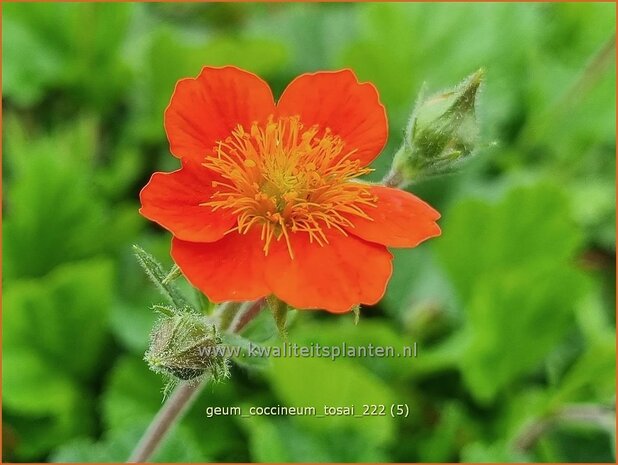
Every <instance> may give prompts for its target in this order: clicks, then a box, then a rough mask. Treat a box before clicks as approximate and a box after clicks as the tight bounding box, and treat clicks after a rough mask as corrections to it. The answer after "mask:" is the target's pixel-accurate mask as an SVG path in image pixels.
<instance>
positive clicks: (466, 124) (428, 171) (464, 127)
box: [389, 69, 485, 184]
mask: <svg viewBox="0 0 618 465" xmlns="http://www.w3.org/2000/svg"><path fill="white" fill-rule="evenodd" d="M484 77H485V72H484V70H483V69H479V70H478V71H476V72H475V73H473V74H471V75H470V76H468V77H467V78H466V79H464V80H463V81H462V82H461V83H460V84H458V85H457V86H455V87H453V88H451V89H448V90H445V91H442V92H439V93H437V94H434V95H431V96H429V97H424V95H423V92H421V95H420V96H419V98H418V100H417V103H416V106H415V108H414V111H413V112H412V115H411V117H410V120H409V122H408V126H407V128H406V132H405V137H404V142H403V144H402V146H401V148H400V149H399V151H398V152H397V153H396V154H395V158H394V160H393V166H392V168H391V173H390V175H389V178H390V179H395V180H396V181H397V183H398V184H406V183H409V182H411V181H414V180H416V179H418V178H422V177H426V176H431V175H436V174H442V173H446V172H449V171H451V170H452V169H453V168H454V167H455V166H456V165H457V164H458V163H459V162H461V161H462V160H464V159H466V158H468V157H469V156H470V155H471V154H472V153H473V152H474V150H475V148H476V146H477V144H478V139H479V124H478V120H477V118H476V105H477V99H478V93H479V88H480V86H481V84H482V82H483V80H484Z"/></svg>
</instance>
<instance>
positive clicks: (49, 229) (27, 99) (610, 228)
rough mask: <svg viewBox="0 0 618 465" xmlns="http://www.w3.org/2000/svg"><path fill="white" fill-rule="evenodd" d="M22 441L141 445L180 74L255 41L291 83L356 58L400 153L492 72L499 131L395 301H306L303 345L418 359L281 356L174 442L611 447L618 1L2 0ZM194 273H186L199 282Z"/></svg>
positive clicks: (580, 453)
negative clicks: (153, 217)
mask: <svg viewBox="0 0 618 465" xmlns="http://www.w3.org/2000/svg"><path fill="white" fill-rule="evenodd" d="M2 10H3V16H2V44H3V48H2V102H3V115H2V116H3V125H2V129H3V132H2V135H3V138H2V149H3V155H4V156H3V160H2V161H3V163H2V166H3V207H4V210H3V264H2V271H3V273H2V274H3V282H2V284H3V291H4V292H3V310H4V311H3V315H2V322H3V353H2V362H3V366H2V369H3V380H2V394H3V398H2V401H3V405H2V409H3V431H2V433H3V459H4V461H82V462H90V461H98V462H100V461H124V460H125V459H126V458H127V456H128V453H129V451H130V450H131V448H132V447H133V445H134V444H135V442H136V441H137V439H138V438H139V436H140V434H141V433H142V432H143V430H144V428H145V427H146V425H147V424H148V422H149V421H150V419H151V418H152V416H153V415H154V414H155V412H156V411H157V410H158V409H159V407H160V406H161V403H162V399H163V397H162V386H163V381H162V380H161V378H160V377H159V376H157V375H155V374H153V373H151V372H149V370H148V368H147V367H146V365H145V363H144V361H143V360H142V357H143V354H144V351H145V349H146V347H147V345H148V334H149V331H150V328H151V327H152V325H153V323H154V320H155V315H154V314H153V312H152V310H151V306H152V304H153V303H157V302H161V301H162V298H161V297H160V296H159V295H158V294H157V293H156V291H155V290H154V288H153V286H151V284H150V283H149V282H148V281H147V279H146V278H145V277H144V275H143V273H142V272H141V270H140V269H139V267H138V265H137V263H136V261H135V259H134V257H133V255H132V251H131V244H139V245H140V246H142V247H144V248H145V249H147V250H148V251H150V252H151V253H153V254H154V255H155V256H156V257H157V258H158V259H160V260H162V261H163V262H164V263H165V264H166V265H167V266H169V265H171V261H170V258H169V242H170V237H169V234H168V233H166V232H165V231H163V230H161V229H160V228H158V227H156V226H155V225H153V224H152V223H148V222H147V221H145V220H144V219H143V218H141V217H140V216H139V214H138V212H137V210H138V192H139V190H140V189H141V187H142V186H143V185H144V184H145V183H146V182H147V180H148V178H149V176H150V174H151V173H152V172H153V171H156V170H171V169H174V168H175V167H177V166H178V161H177V160H176V159H174V158H173V157H172V156H170V154H169V152H168V145H167V142H166V138H165V133H164V130H163V125H162V119H163V110H164V108H165V106H166V104H167V102H168V101H169V98H170V96H171V93H172V90H173V88H174V84H175V82H176V81H177V80H178V79H180V78H183V77H187V76H195V75H197V74H198V73H199V71H200V69H201V67H202V66H203V65H226V64H234V65H237V66H240V67H242V68H245V69H248V70H250V71H253V72H255V73H257V74H259V75H260V76H262V77H264V78H265V79H266V80H267V81H268V82H269V83H270V84H271V86H272V87H273V89H274V92H275V95H279V93H280V92H281V91H282V89H283V88H284V87H285V85H286V84H287V83H288V82H289V81H290V80H291V79H293V78H294V77H295V76H296V75H298V74H300V73H303V72H308V71H315V70H329V69H338V68H341V67H350V68H352V69H353V70H355V72H356V73H357V74H358V76H359V77H360V78H361V80H367V81H371V82H373V83H374V84H375V85H376V86H377V88H378V90H379V92H380V94H381V97H382V100H383V102H384V104H385V105H386V108H387V111H388V116H389V122H390V128H391V133H390V139H389V145H388V147H387V148H386V149H385V150H384V152H383V154H382V156H381V157H380V158H379V159H378V160H377V161H376V163H375V165H374V167H375V168H376V172H375V173H373V178H374V179H379V178H380V176H382V175H384V173H385V172H386V170H387V169H388V166H389V163H390V161H391V157H392V154H393V153H394V151H395V150H396V149H397V147H398V144H399V143H400V142H401V137H402V133H403V128H404V127H405V123H406V120H407V117H408V114H409V112H410V110H411V107H412V104H413V102H414V100H415V98H416V94H417V92H418V91H419V90H420V88H421V86H422V84H423V83H426V85H427V89H428V91H429V92H433V91H439V90H441V89H443V88H444V87H447V86H451V85H454V84H456V83H457V82H459V81H460V80H462V79H463V78H464V77H465V76H467V75H468V74H470V73H471V72H473V71H475V70H476V69H478V68H479V67H481V66H482V67H484V68H485V70H486V84H485V85H484V87H483V88H482V91H481V95H480V102H479V107H478V117H479V119H480V121H481V123H482V143H481V148H480V150H479V154H478V156H477V157H475V158H474V159H473V160H471V161H470V162H469V163H467V164H466V165H465V166H464V167H463V168H462V169H461V170H459V171H458V172H457V173H455V174H453V175H449V176H446V177H441V178H436V179H432V180H428V181H424V182H422V183H418V184H416V185H414V186H413V187H412V188H411V189H412V191H414V192H415V193H416V194H417V195H419V196H421V197H422V198H423V199H426V200H427V201H428V202H429V203H431V204H432V205H434V206H435V207H437V209H438V210H440V211H441V212H442V214H443V219H442V220H441V225H442V229H443V235H442V236H441V237H440V238H438V239H434V240H432V241H429V242H428V243H426V244H423V245H422V246H420V247H418V248H416V249H412V250H402V251H396V252H395V255H396V259H395V273H394V276H393V278H392V280H391V282H390V285H389V288H388V291H387V294H386V296H385V297H384V299H383V301H382V302H381V303H380V304H379V305H377V306H376V307H372V308H364V309H363V312H362V318H361V321H360V323H359V324H358V325H357V326H355V325H354V319H353V316H352V315H343V316H335V315H330V314H326V313H323V312H304V313H302V314H300V315H298V317H297V318H296V320H295V321H294V323H293V325H292V328H291V330H290V336H289V342H296V343H299V344H308V343H310V342H320V343H321V344H338V343H340V342H341V341H345V342H346V343H348V344H350V345H366V344H369V343H373V344H374V345H375V344H382V345H392V346H395V347H397V348H398V347H402V346H403V345H411V344H412V343H414V342H417V343H418V357H417V358H414V359H400V358H390V359H389V358H383V359H370V358H359V359H338V360H336V361H331V360H329V359H279V360H273V361H272V362H273V363H272V366H271V367H270V368H268V369H265V370H261V371H258V370H247V369H245V368H239V367H234V368H233V370H232V379H231V380H228V381H226V382H224V383H221V384H217V385H214V386H208V387H207V388H206V389H205V391H204V392H203V393H202V395H201V397H200V399H199V401H198V402H197V404H196V405H195V406H194V408H193V409H192V410H191V412H190V413H189V414H188V415H187V416H186V418H185V419H184V420H183V421H182V424H181V425H180V426H179V428H177V429H176V430H175V431H174V432H173V434H172V436H171V437H170V440H169V441H168V442H167V443H166V444H165V446H164V447H163V448H162V449H161V450H160V452H159V453H158V454H157V456H156V457H155V459H156V460H158V461H167V462H174V461H179V462H182V461H187V462H207V461H217V462H226V461H228V462H229V461H239V462H248V461H255V462H298V461H303V462H326V461H335V462H355V461H361V462H363V461H365V462H367V461H372V462H376V461H377V462H389V461H392V462H404V461H405V462H435V461H438V462H448V461H473V462H487V461H491V462H500V461H549V462H571V461H585V462H603V461H607V462H614V460H615V443H614V437H615V423H614V411H615V380H616V373H615V312H614V308H615V305H614V302H615V291H616V289H615V282H616V281H615V280H616V275H615V251H616V245H615V234H616V231H615V215H616V208H615V195H616V192H615V173H616V166H615V150H616V147H615V142H616V141H615V135H616V134H615V127H616V107H615V101H616V95H615V85H616V76H615V48H614V41H615V36H614V33H615V29H614V28H615V21H616V16H615V14H616V13H615V5H614V4H610V3H604V4H602V3H596V4H595V3H585V4H583V3H582V4H579V3H568V4H566V3H565V4H560V3H549V4H448V3H442V4H401V3H397V4H372V3H362V4H300V3H299V4H251V3H245V4H231V3H230V4H228V3H212V4H197V3H191V4H189V3H187V4H182V3H175V4H165V3H156V4H131V3H123V4H101V3H99V4H94V3H91V4H79V3H58V4H37V3H29V4H12V3H4V4H3V8H2ZM185 287H188V286H185ZM325 403H327V404H330V405H341V406H344V405H357V406H359V407H358V408H359V409H360V408H361V407H360V406H362V404H382V403H385V404H391V403H405V404H407V405H408V406H409V408H410V414H409V416H408V417H407V418H391V417H390V416H385V417H371V418H363V419H359V418H351V417H333V418H321V419H320V418H311V417H266V416H263V417H252V418H238V417H225V416H224V417H218V418H206V414H205V412H206V407H208V406H244V407H248V406H251V405H256V406H265V405H292V406H316V407H317V408H318V409H320V408H321V405H323V404H325Z"/></svg>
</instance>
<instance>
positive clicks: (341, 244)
mask: <svg viewBox="0 0 618 465" xmlns="http://www.w3.org/2000/svg"><path fill="white" fill-rule="evenodd" d="M326 234H327V237H328V244H325V245H324V246H320V245H318V244H316V243H315V242H314V243H310V242H309V236H308V235H307V234H305V233H296V234H292V235H291V236H290V240H291V245H292V249H293V251H294V259H292V258H290V255H289V253H288V249H287V246H286V244H285V241H284V240H280V241H279V242H275V243H273V244H271V248H270V251H269V254H268V257H267V262H266V280H267V282H268V285H269V287H270V289H271V290H272V292H273V293H274V294H275V295H276V296H277V297H279V298H280V299H281V300H283V301H285V302H287V303H288V304H290V305H292V306H293V307H295V308H300V309H311V308H323V309H325V310H328V311H330V312H336V313H338V312H347V311H349V310H350V309H351V308H352V307H353V306H354V305H356V304H369V305H371V304H375V303H377V302H378V301H379V300H380V299H381V298H382V296H383V295H384V291H385V289H386V284H387V282H388V280H389V278H390V276H391V273H392V263H391V261H392V255H391V254H390V253H389V251H388V250H387V249H386V247H384V246H382V245H378V244H372V243H369V242H366V241H364V240H362V239H359V238H357V237H354V236H344V235H343V234H341V232H339V231H335V230H327V232H326Z"/></svg>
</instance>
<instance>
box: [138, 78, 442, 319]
mask: <svg viewBox="0 0 618 465" xmlns="http://www.w3.org/2000/svg"><path fill="white" fill-rule="evenodd" d="M165 129H166V132H167V136H168V139H169V141H170V150H171V152H172V153H173V154H174V155H175V156H176V157H178V158H180V159H181V160H182V167H181V168H180V169H179V170H177V171H174V172H172V173H155V174H154V175H153V176H152V178H151V179H150V182H149V183H148V184H147V185H146V187H144V189H143V190H142V192H141V194H140V198H141V202H142V208H141V210H140V212H141V213H142V215H144V216H145V217H146V218H149V219H151V220H153V221H156V222H157V223H159V224H160V225H161V226H163V227H164V228H166V229H168V230H169V231H171V232H172V234H173V235H174V238H173V240H172V257H173V258H174V260H175V262H176V263H177V265H178V266H179V267H180V269H181V270H182V271H183V273H184V274H185V276H186V277H187V279H188V280H189V281H190V282H191V283H192V284H193V285H194V286H196V287H197V288H199V289H200V290H202V291H203V292H204V293H205V294H206V295H207V296H208V297H209V298H210V299H211V300H212V301H214V302H222V301H243V300H253V299H257V298H259V297H263V296H266V295H269V294H275V295H276V296H277V297H279V298H280V299H281V300H283V301H285V302H287V303H288V304H290V305H292V306H293V307H295V308H299V309H307V308H322V309H326V310H328V311H331V312H345V311H348V310H350V309H351V308H352V307H353V306H354V305H356V304H361V303H362V304H375V303H376V302H378V301H379V300H380V298H381V297H382V295H383V294H384V291H385V288H386V284H387V282H388V280H389V278H390V275H391V272H392V263H391V262H392V255H391V254H390V253H389V251H388V250H387V247H414V246H416V245H418V244H419V243H420V242H422V241H424V240H425V239H428V238H430V237H433V236H437V235H439V234H440V228H439V227H438V225H437V224H436V223H435V221H436V220H437V219H438V218H439V217H440V215H439V213H437V212H436V211H435V210H434V209H432V208H431V207H430V206H428V205H427V204H426V203H424V202H423V201H422V200H420V199H418V198H417V197H415V196H414V195H412V194H410V193H408V192H405V191H402V190H399V189H392V188H388V187H384V186H378V185H372V184H367V183H363V182H359V181H358V180H357V178H358V177H359V176H362V175H364V174H366V173H368V172H369V171H370V169H369V168H367V166H368V165H369V164H370V163H371V162H372V161H373V160H374V159H375V158H376V156H377V155H378V154H379V153H380V151H381V150H382V148H383V147H384V145H385V143H386V137H387V122H386V114H385V111H384V107H383V106H382V105H381V104H380V100H379V97H378V93H377V91H376V89H375V87H374V86H373V85H371V84H369V83H359V82H358V80H357V78H356V76H355V75H354V73H353V72H351V71H349V70H343V71H336V72H321V73H314V74H304V75H302V76H300V77H298V78H296V79H295V80H294V81H292V83H291V84H290V85H289V86H288V87H287V89H285V91H284V92H283V94H282V96H281V98H280V99H279V101H278V103H277V104H275V101H274V99H273V95H272V92H271V90H270V88H269V87H268V85H267V84H266V83H265V82H264V81H263V80H261V79H260V78H259V77H257V76H255V75H254V74H251V73H249V72H247V71H243V70H240V69H238V68H234V67H223V68H211V67H205V68H204V69H203V70H202V72H201V74H200V75H199V76H198V77H197V78H195V79H183V80H181V81H179V82H178V84H177V85H176V89H175V91H174V95H173V96H172V99H171V102H170V104H169V106H168V108H167V110H166V112H165Z"/></svg>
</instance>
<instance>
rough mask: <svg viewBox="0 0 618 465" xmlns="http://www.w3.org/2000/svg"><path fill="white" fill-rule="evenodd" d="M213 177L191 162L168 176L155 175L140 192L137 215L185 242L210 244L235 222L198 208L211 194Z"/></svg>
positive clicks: (217, 212)
mask: <svg viewBox="0 0 618 465" xmlns="http://www.w3.org/2000/svg"><path fill="white" fill-rule="evenodd" d="M214 177H215V174H214V173H212V172H211V171H210V170H208V169H206V168H204V167H203V166H201V165H198V164H196V163H193V162H186V161H185V162H183V166H182V168H180V169H179V170H177V171H173V172H171V173H154V174H153V175H152V177H151V178H150V181H149V182H148V184H146V186H145V187H144V188H143V189H142V191H141V192H140V200H141V202H142V208H141V209H140V213H141V214H142V215H144V216H145V217H146V218H148V219H150V220H152V221H156V222H157V223H159V224H160V225H161V226H163V227H164V228H166V229H168V230H169V231H171V232H172V233H173V234H174V235H175V236H176V237H178V238H180V239H183V240H186V241H197V242H212V241H217V240H219V239H221V238H222V237H223V234H225V232H226V231H228V230H229V229H230V228H231V227H232V226H233V225H234V222H235V221H236V219H235V218H234V216H232V215H230V214H229V213H228V212H226V211H222V210H218V211H213V210H212V209H211V208H210V207H206V206H200V204H201V203H203V202H207V201H208V200H209V199H210V197H211V196H212V194H213V190H214V189H213V187H212V181H213V179H214Z"/></svg>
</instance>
